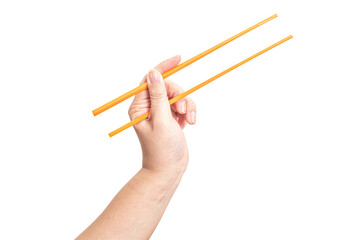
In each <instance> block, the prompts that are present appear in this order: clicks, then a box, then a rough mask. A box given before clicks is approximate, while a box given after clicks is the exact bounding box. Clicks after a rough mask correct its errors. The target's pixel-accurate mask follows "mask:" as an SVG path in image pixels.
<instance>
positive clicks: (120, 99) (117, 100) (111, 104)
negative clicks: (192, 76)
mask: <svg viewBox="0 0 361 240" xmlns="http://www.w3.org/2000/svg"><path fill="white" fill-rule="evenodd" d="M276 17H277V14H275V15H273V16H271V17H269V18H267V19H265V20H263V21H261V22H259V23H257V24H255V25H253V26H252V27H250V28H247V29H246V30H244V31H242V32H240V33H238V34H236V35H234V36H233V37H230V38H228V39H227V40H225V41H223V42H221V43H219V44H217V45H216V46H213V47H211V48H210V49H208V50H206V51H204V52H202V53H200V54H198V55H197V56H195V57H192V58H191V59H188V60H187V61H185V62H183V63H181V64H179V65H178V66H176V67H174V68H172V69H170V70H169V71H167V72H165V73H163V74H162V76H163V78H164V79H165V78H167V77H169V76H171V75H173V74H174V73H176V72H178V71H179V70H181V69H183V68H185V67H187V66H189V65H190V64H192V63H194V62H196V61H198V60H199V59H201V58H203V57H204V56H207V55H208V54H210V53H211V52H213V51H215V50H217V49H218V48H220V47H223V46H224V45H226V44H227V43H230V42H232V41H233V40H235V39H237V38H239V37H240V36H242V35H244V34H246V33H248V32H250V31H252V30H253V29H255V28H257V27H259V26H261V25H263V24H265V23H267V22H269V21H271V20H272V19H275V18H276ZM147 88H148V85H147V84H146V83H144V84H142V85H140V86H138V87H136V88H134V89H132V90H130V91H129V92H127V93H125V94H123V95H121V96H120V97H117V98H115V99H113V100H112V101H110V102H108V103H106V104H104V105H103V106H101V107H98V108H97V109H95V110H93V115H94V116H96V115H98V114H100V113H102V112H104V111H106V110H108V109H109V108H112V107H114V106H115V105H117V104H119V103H121V102H123V101H124V100H126V99H128V98H130V97H132V96H134V95H136V94H137V93H140V92H141V91H143V90H145V89H147Z"/></svg>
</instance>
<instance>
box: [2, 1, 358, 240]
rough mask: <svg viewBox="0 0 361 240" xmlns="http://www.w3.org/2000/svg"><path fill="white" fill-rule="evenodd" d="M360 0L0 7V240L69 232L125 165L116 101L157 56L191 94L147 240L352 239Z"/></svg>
mask: <svg viewBox="0 0 361 240" xmlns="http://www.w3.org/2000/svg"><path fill="white" fill-rule="evenodd" d="M358 2H359V1H356V0H355V1H351V0H344V1H332V0H327V1H326V0H325V1H321V0H319V1H315V0H312V1H311V0H304V1H281V0H276V1H267V0H263V1H261V0H259V1H231V0H222V1H209V0H208V1H194V0H193V1H189V0H183V1H160V0H158V1H89V0H87V1H85V0H84V1H76V0H63V1H45V0H43V1H40V0H34V1H16V0H3V1H1V2H0V106H1V113H0V114H1V116H0V122H1V124H0V141H1V145H0V148H1V150H0V195H1V197H0V239H7V240H10V239H37V240H39V239H53V240H54V239H73V238H75V237H76V236H77V235H78V234H79V233H80V232H81V231H83V230H84V229H85V228H86V227H87V226H88V225H89V224H90V223H91V222H92V221H93V220H94V219H95V218H96V217H97V216H98V215H99V214H100V213H101V211H102V210H103V209H104V208H105V207H106V205H107V204H108V203H109V201H110V200H111V199H112V197H113V196H114V195H115V194H116V193H117V192H118V191H119V189H120V188H121V187H122V186H123V185H124V184H125V183H126V182H127V181H128V180H129V179H130V178H131V177H132V176H133V175H134V174H135V173H136V172H137V171H138V169H139V168H140V163H141V152H140V146H139V143H138V140H137V138H136V135H135V133H134V131H133V129H128V130H126V131H124V132H123V133H121V134H119V135H117V136H116V137H114V138H111V139H110V138H109V137H108V135H107V134H108V132H110V131H112V130H114V129H115V128H118V127H120V126H121V125H123V124H124V123H126V122H128V116H127V108H128V106H129V104H130V102H131V100H127V101H126V102H124V103H122V104H120V105H119V106H117V107H114V108H113V109H111V110H109V111H107V112H105V113H103V114H101V115H99V116H98V117H96V118H95V117H93V116H92V113H91V111H92V110H93V109H94V108H96V107H98V106H100V105H102V104H103V103H105V102H107V101H109V100H111V99H113V98H115V97H117V96H119V95H121V94H122V93H124V92H126V91H128V90H130V89H132V88H134V87H135V86H137V85H138V84H139V82H140V80H141V78H142V77H143V75H144V74H145V73H146V72H147V71H148V70H149V69H151V68H152V67H154V66H155V65H156V64H158V63H159V62H160V61H162V60H164V59H166V58H168V57H171V56H173V55H176V54H181V55H182V56H183V60H186V59H188V58H190V57H192V56H194V55H195V54H198V53H200V52H201V51H204V50H206V49H208V48H209V47H211V46H213V45H215V44H217V43H219V42H221V41H223V40H224V39H226V38H228V37H230V36H232V35H234V34H236V33H238V32H240V31H241V30H244V29H246V28H248V27H249V26H252V25H253V24H255V23H257V22H259V21H261V20H263V19H265V18H267V17H269V16H271V15H273V14H274V13H278V14H279V18H277V19H275V20H273V21H271V22H270V23H267V24H266V25H264V26H262V27H260V28H258V29H256V30H254V31H252V32H250V33H248V34H247V35H245V36H243V37H241V38H240V39H238V40H236V41H234V42H232V43H231V44H229V45H227V46H225V47H223V48H222V49H220V50H218V51H216V52H214V53H212V54H211V55H209V56H207V57H206V58H204V59H202V60H201V61H199V62H197V63H195V64H193V65H192V66H190V67H187V68H186V69H184V70H182V71H181V72H179V73H177V74H175V75H174V76H172V77H171V79H172V80H174V81H176V82H177V83H179V84H180V85H181V86H183V88H184V89H188V88H190V87H192V86H194V85H195V84H197V83H200V82H201V81H204V80H206V79H207V78H209V77H211V76H213V75H215V74H216V73H218V72H220V71H222V70H224V69H225V68H228V67H229V66H231V65H233V64H235V63H237V62H239V61H241V60H243V59H245V58H246V57H248V56H250V55H252V54H253V53H255V52H257V51H259V50H261V49H263V48H265V47H267V46H268V45H270V44H272V43H274V42H276V41H278V40H280V39H282V38H284V37H286V36H288V35H289V34H293V35H294V39H292V40H290V41H288V42H287V43H285V44H283V45H281V46H279V47H277V48H275V49H273V50H271V51H270V52H268V53H266V54H264V55H262V56H261V57H259V58H257V59H255V60H252V61H251V62H249V63H247V64H246V65H244V66H242V67H241V68H239V69H237V70H235V71H233V72H232V73H229V74H227V75H226V76H224V77H222V78H220V79H218V80H216V82H214V83H212V84H210V85H208V86H206V87H205V88H203V89H201V90H199V91H197V92H196V93H194V94H192V98H193V99H194V101H195V102H196V103H197V107H198V119H197V124H196V125H195V126H191V127H189V126H188V127H186V129H185V133H186V137H187V141H188V145H189V150H190V164H189V167H188V170H187V172H186V174H185V176H184V178H183V180H182V182H181V185H180V186H179V188H178V190H177V192H176V194H175V196H174V198H173V199H172V201H171V203H170V205H169V207H168V209H167V211H166V213H165V215H164V217H163V219H162V221H161V223H160V224H159V226H158V228H157V230H156V231H155V233H154V235H153V237H152V239H173V240H174V239H277V240H280V239H348V240H351V239H360V238H361V204H360V203H361V189H360V188H361V175H360V170H361V162H360V160H361V126H360V123H361V109H360V108H361V107H360V105H361V94H360V91H361V83H360V81H361V75H360V63H361V61H360V54H361V48H360V42H361V36H360V23H361V17H360V13H359V10H360V7H359V6H357V3H358Z"/></svg>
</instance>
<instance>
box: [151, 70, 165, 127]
mask: <svg viewBox="0 0 361 240" xmlns="http://www.w3.org/2000/svg"><path fill="white" fill-rule="evenodd" d="M147 83H148V91H149V98H150V116H151V118H152V119H153V120H154V121H157V122H163V121H164V119H169V118H170V117H171V110H170V106H169V102H168V95H167V89H166V87H165V84H164V80H163V77H162V75H161V74H160V72H158V71H157V70H155V69H152V70H150V71H149V73H148V76H147Z"/></svg>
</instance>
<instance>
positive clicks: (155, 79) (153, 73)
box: [149, 69, 160, 84]
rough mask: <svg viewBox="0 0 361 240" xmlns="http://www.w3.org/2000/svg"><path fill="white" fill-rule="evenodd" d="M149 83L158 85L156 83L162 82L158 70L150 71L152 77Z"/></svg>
mask: <svg viewBox="0 0 361 240" xmlns="http://www.w3.org/2000/svg"><path fill="white" fill-rule="evenodd" d="M149 81H150V82H151V83H152V84H156V83H159V82H160V77H159V73H158V71H157V70H154V69H153V70H151V71H150V77H149Z"/></svg>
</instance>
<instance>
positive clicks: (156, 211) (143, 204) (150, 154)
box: [76, 56, 196, 240]
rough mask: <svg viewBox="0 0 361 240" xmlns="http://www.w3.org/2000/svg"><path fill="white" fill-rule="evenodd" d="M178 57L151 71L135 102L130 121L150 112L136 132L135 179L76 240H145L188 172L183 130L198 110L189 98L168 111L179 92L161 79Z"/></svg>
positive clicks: (137, 125)
mask: <svg viewBox="0 0 361 240" xmlns="http://www.w3.org/2000/svg"><path fill="white" fill-rule="evenodd" d="M180 60H181V59H180V56H175V57H173V58H170V59H168V60H166V61H164V62H162V63H160V64H159V65H158V66H157V67H155V68H154V69H152V70H150V71H149V73H148V74H147V75H146V76H145V77H144V79H143V80H142V82H141V84H142V83H145V82H147V83H148V90H144V91H142V92H141V93H139V94H137V95H136V96H135V97H134V100H133V102H132V104H131V106H130V108H129V112H128V113H129V116H130V119H131V120H133V119H134V118H136V117H138V116H140V115H142V114H144V113H146V112H150V116H149V118H148V119H147V120H144V121H142V122H140V123H138V124H136V125H134V129H135V131H136V133H137V136H138V138H139V142H140V144H141V147H142V153H143V162H142V168H141V169H140V170H139V171H138V173H137V174H136V175H135V176H134V177H133V178H132V179H131V180H130V181H129V182H128V183H127V184H126V185H125V186H124V187H123V188H122V189H121V190H120V191H119V192H118V194H117V195H116V196H115V197H114V199H113V200H112V201H111V202H110V204H109V205H108V206H107V208H106V209H105V210H104V211H103V213H102V214H101V215H100V216H99V217H98V218H97V219H96V220H95V221H94V222H93V223H92V224H91V225H90V226H89V227H88V228H87V229H86V230H84V232H82V233H81V234H80V235H79V236H78V237H77V238H76V239H77V240H83V239H87V240H92V239H103V240H108V239H109V240H110V239H111V240H113V239H117V240H119V239H127V240H132V239H134V240H135V239H136V240H140V239H149V238H150V237H151V235H152V233H153V232H154V230H155V228H156V227H157V225H158V223H159V221H160V219H161V217H162V215H163V213H164V211H165V210H166V208H167V206H168V203H169V201H170V199H171V198H172V196H173V194H174V192H175V190H176V189H177V187H178V184H179V182H180V180H181V178H182V176H183V174H184V172H185V170H186V168H187V164H188V160H189V154H188V148H187V144H186V139H185V136H184V133H183V131H182V129H183V128H184V127H185V126H186V125H187V123H188V124H191V125H193V124H195V122H196V105H195V104H194V102H193V101H192V100H191V99H190V98H185V99H182V100H180V101H178V102H176V103H174V104H173V105H172V106H170V105H169V103H168V100H169V99H171V98H173V97H175V96H177V95H178V94H180V93H182V92H183V90H182V89H181V88H180V87H179V86H178V85H177V84H175V83H173V82H171V81H169V80H167V79H166V80H163V78H162V75H161V73H164V72H166V71H168V70H169V69H171V68H173V67H175V66H176V65H178V64H179V62H180Z"/></svg>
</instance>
